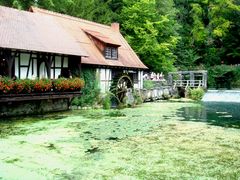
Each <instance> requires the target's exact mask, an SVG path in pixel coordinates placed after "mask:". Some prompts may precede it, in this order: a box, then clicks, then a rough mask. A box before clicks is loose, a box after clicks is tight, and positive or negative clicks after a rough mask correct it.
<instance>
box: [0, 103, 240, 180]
mask: <svg viewBox="0 0 240 180" xmlns="http://www.w3.org/2000/svg"><path fill="white" fill-rule="evenodd" d="M214 107H216V105H214ZM230 109H231V108H230ZM214 113H215V115H214V116H213V114H214ZM224 116H225V117H224ZM238 120H239V119H238V117H237V115H236V114H234V113H233V112H230V111H227V110H226V109H225V110H222V109H221V110H216V111H215V112H214V111H213V112H212V111H211V106H203V105H201V104H195V103H172V102H159V103H146V104H143V105H142V106H140V107H137V108H132V109H123V110H75V111H69V112H64V113H55V114H49V115H40V116H34V117H17V118H10V119H4V118H2V119H1V121H0V179H4V180H5V179H7V180H8V179H9V180H12V179H13V180H15V179H16V180H18V179H23V180H26V179H27V180H28V179H29V180H32V179H34V180H37V179H76V180H78V179H84V180H85V179H121V180H122V179H239V178H240V129H239V121H238Z"/></svg>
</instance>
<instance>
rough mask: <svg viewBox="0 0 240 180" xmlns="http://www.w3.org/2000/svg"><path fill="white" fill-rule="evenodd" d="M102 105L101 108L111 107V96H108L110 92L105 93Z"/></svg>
mask: <svg viewBox="0 0 240 180" xmlns="http://www.w3.org/2000/svg"><path fill="white" fill-rule="evenodd" d="M102 105H103V109H110V108H111V97H110V94H106V95H105V96H104V97H103V100H102Z"/></svg>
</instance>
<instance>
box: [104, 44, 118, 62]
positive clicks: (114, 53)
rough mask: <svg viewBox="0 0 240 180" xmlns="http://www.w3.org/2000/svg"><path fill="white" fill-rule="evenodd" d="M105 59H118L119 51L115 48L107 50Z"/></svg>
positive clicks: (107, 48)
mask: <svg viewBox="0 0 240 180" xmlns="http://www.w3.org/2000/svg"><path fill="white" fill-rule="evenodd" d="M105 58H106V59H115V60H116V59H118V50H117V48H115V47H106V48H105Z"/></svg>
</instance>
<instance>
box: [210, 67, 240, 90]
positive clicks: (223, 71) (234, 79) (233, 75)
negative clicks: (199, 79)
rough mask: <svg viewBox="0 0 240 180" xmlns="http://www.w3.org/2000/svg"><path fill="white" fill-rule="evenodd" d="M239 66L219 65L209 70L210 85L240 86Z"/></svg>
mask: <svg viewBox="0 0 240 180" xmlns="http://www.w3.org/2000/svg"><path fill="white" fill-rule="evenodd" d="M239 76H240V67H239V66H229V65H217V66H214V67H211V68H210V69H209V70H208V86H209V87H212V88H219V87H220V88H221V87H223V88H229V89H230V88H232V87H233V88H239V87H240V84H239V82H238V81H239Z"/></svg>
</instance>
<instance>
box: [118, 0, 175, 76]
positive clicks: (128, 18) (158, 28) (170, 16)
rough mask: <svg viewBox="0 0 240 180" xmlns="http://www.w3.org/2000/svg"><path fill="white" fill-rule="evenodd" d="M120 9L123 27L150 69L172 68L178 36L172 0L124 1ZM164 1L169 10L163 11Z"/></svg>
mask: <svg viewBox="0 0 240 180" xmlns="http://www.w3.org/2000/svg"><path fill="white" fill-rule="evenodd" d="M127 2H128V3H126V4H128V5H126V6H124V7H123V10H122V13H121V20H122V27H123V28H122V29H123V31H124V34H126V38H127V40H128V42H129V43H130V44H131V46H132V47H133V49H134V50H135V51H136V52H137V54H138V55H139V56H140V58H141V60H143V62H144V63H145V64H146V65H147V66H148V67H149V68H150V69H151V70H153V71H156V72H168V71H171V70H173V68H174V67H173V63H174V60H175V58H176V57H175V56H174V54H173V50H174V48H175V47H176V43H177V41H178V36H177V33H176V29H177V25H176V22H175V21H174V17H175V11H174V7H173V6H172V4H171V2H172V1H171V0H168V1H165V3H164V4H161V6H160V5H159V6H157V3H156V1H154V0H139V1H137V2H135V3H132V2H129V1H127ZM165 5H168V6H167V7H168V8H169V6H171V9H173V10H172V11H168V12H166V11H164V8H165Z"/></svg>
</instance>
